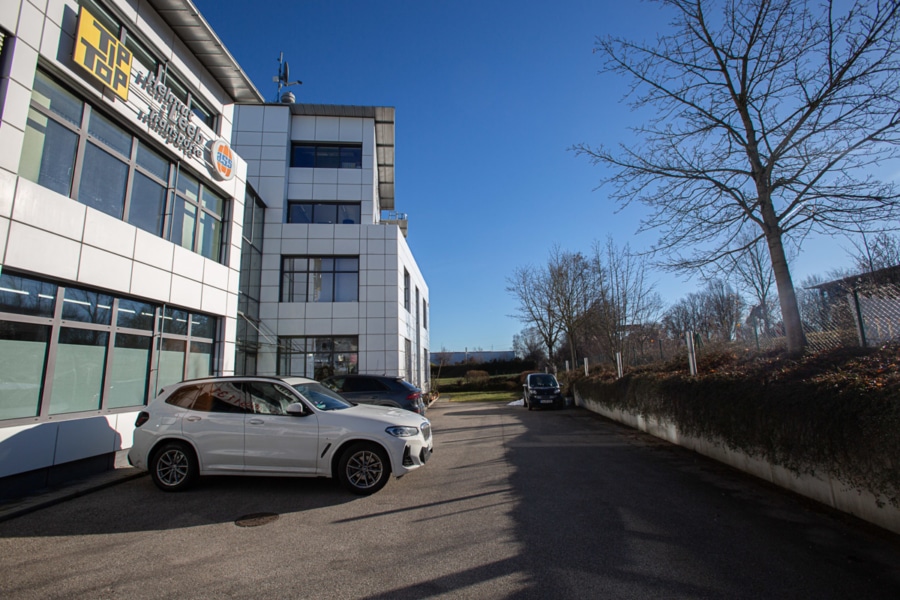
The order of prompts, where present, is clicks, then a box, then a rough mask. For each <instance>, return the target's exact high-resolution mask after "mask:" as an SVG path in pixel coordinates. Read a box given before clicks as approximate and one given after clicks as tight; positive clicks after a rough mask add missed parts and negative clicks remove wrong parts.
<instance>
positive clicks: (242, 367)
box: [234, 186, 266, 375]
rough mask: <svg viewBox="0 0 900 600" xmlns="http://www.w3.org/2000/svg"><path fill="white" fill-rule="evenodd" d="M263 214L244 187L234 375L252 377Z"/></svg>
mask: <svg viewBox="0 0 900 600" xmlns="http://www.w3.org/2000/svg"><path fill="white" fill-rule="evenodd" d="M265 214H266V207H265V204H263V201H262V200H261V199H260V198H259V196H257V195H256V193H255V192H254V191H253V188H251V187H250V186H247V193H246V196H245V198H244V229H243V238H242V240H241V280H240V284H239V286H238V321H237V340H236V342H237V352H236V354H235V361H234V362H235V364H234V371H235V374H236V375H256V363H257V356H258V353H259V328H260V319H259V297H260V289H261V281H262V245H263V224H264V222H265Z"/></svg>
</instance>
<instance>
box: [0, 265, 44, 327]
mask: <svg viewBox="0 0 900 600" xmlns="http://www.w3.org/2000/svg"><path fill="white" fill-rule="evenodd" d="M56 294H57V286H56V284H54V283H46V282H43V281H36V280H34V279H30V278H28V277H19V276H17V275H13V274H11V273H9V272H0V312H8V313H15V314H19V315H31V316H33V317H52V316H53V312H54V309H55V307H56Z"/></svg>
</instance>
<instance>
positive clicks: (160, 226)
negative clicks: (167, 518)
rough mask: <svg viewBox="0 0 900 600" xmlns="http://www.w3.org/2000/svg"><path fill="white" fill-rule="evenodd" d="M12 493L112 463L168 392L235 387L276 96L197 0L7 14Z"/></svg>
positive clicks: (128, 1) (1, 241)
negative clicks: (248, 69)
mask: <svg viewBox="0 0 900 600" xmlns="http://www.w3.org/2000/svg"><path fill="white" fill-rule="evenodd" d="M0 44H2V46H0V47H2V50H0V107H2V113H0V482H2V483H0V487H2V489H3V491H4V492H9V491H10V490H12V489H14V488H16V487H22V486H32V487H33V486H35V485H46V484H48V483H53V481H54V480H55V479H57V478H59V477H62V476H63V472H64V471H67V472H72V471H78V470H92V469H96V468H98V467H100V468H102V467H104V466H106V467H108V466H109V462H110V461H111V460H113V458H114V456H115V452H116V451H118V450H122V449H125V448H128V447H129V446H130V445H131V435H132V432H133V427H134V421H135V417H136V415H137V413H138V412H139V410H140V408H141V407H142V406H143V405H145V404H146V402H147V401H148V399H149V398H152V397H153V396H154V395H155V394H156V392H157V390H158V389H160V388H161V387H162V386H164V385H166V384H168V383H170V382H174V381H180V380H182V379H184V378H190V377H197V376H205V375H209V374H220V373H231V372H233V370H234V358H235V350H236V333H237V329H238V320H237V316H238V296H239V294H238V292H239V276H240V265H241V245H242V239H243V236H242V234H243V231H242V220H243V215H244V201H245V195H246V193H247V192H246V184H245V176H246V163H244V162H243V161H242V160H241V159H240V157H239V156H238V155H236V154H235V153H233V152H232V151H231V149H230V147H229V142H230V140H231V137H232V120H233V112H234V104H235V103H236V102H244V103H248V102H250V103H252V102H261V101H262V97H261V96H260V94H259V92H258V91H257V90H256V89H255V88H254V86H253V85H252V83H251V82H250V80H249V79H248V78H247V76H246V75H245V74H244V73H243V71H242V70H241V68H240V67H239V66H238V65H237V63H236V62H235V61H234V60H233V59H232V58H231V56H230V55H229V54H228V52H227V51H226V50H225V48H224V47H223V45H222V43H221V41H220V40H219V39H218V38H217V37H216V35H215V33H214V32H213V31H212V30H211V29H210V27H209V26H208V24H207V23H206V22H205V20H204V19H203V18H202V17H201V16H200V15H199V14H198V12H197V10H196V7H194V6H193V4H192V3H191V2H189V1H188V0H141V1H136V0H56V1H50V2H46V1H45V2H34V1H33V0H3V2H0Z"/></svg>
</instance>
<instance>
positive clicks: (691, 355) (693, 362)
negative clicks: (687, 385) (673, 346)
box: [684, 331, 697, 375]
mask: <svg viewBox="0 0 900 600" xmlns="http://www.w3.org/2000/svg"><path fill="white" fill-rule="evenodd" d="M684 335H685V338H684V341H685V342H687V351H688V366H689V367H690V369H691V375H696V374H697V350H696V348H695V347H694V332H693V331H687V332H685V334H684Z"/></svg>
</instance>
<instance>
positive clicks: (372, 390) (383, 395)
mask: <svg viewBox="0 0 900 600" xmlns="http://www.w3.org/2000/svg"><path fill="white" fill-rule="evenodd" d="M322 384H323V385H325V386H327V387H329V388H331V389H333V390H334V391H336V392H337V393H339V394H340V395H341V396H343V397H344V398H346V399H347V400H349V401H350V402H354V403H356V404H378V405H379V406H396V407H397V408H405V409H406V410H411V411H412V412H414V413H418V414H420V415H424V414H425V400H424V398H423V397H422V390H420V389H419V388H417V387H416V386H414V385H413V384H411V383H410V382H408V381H405V380H404V379H403V378H402V377H388V376H385V375H333V376H331V377H328V378H326V379H324V380H322Z"/></svg>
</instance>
